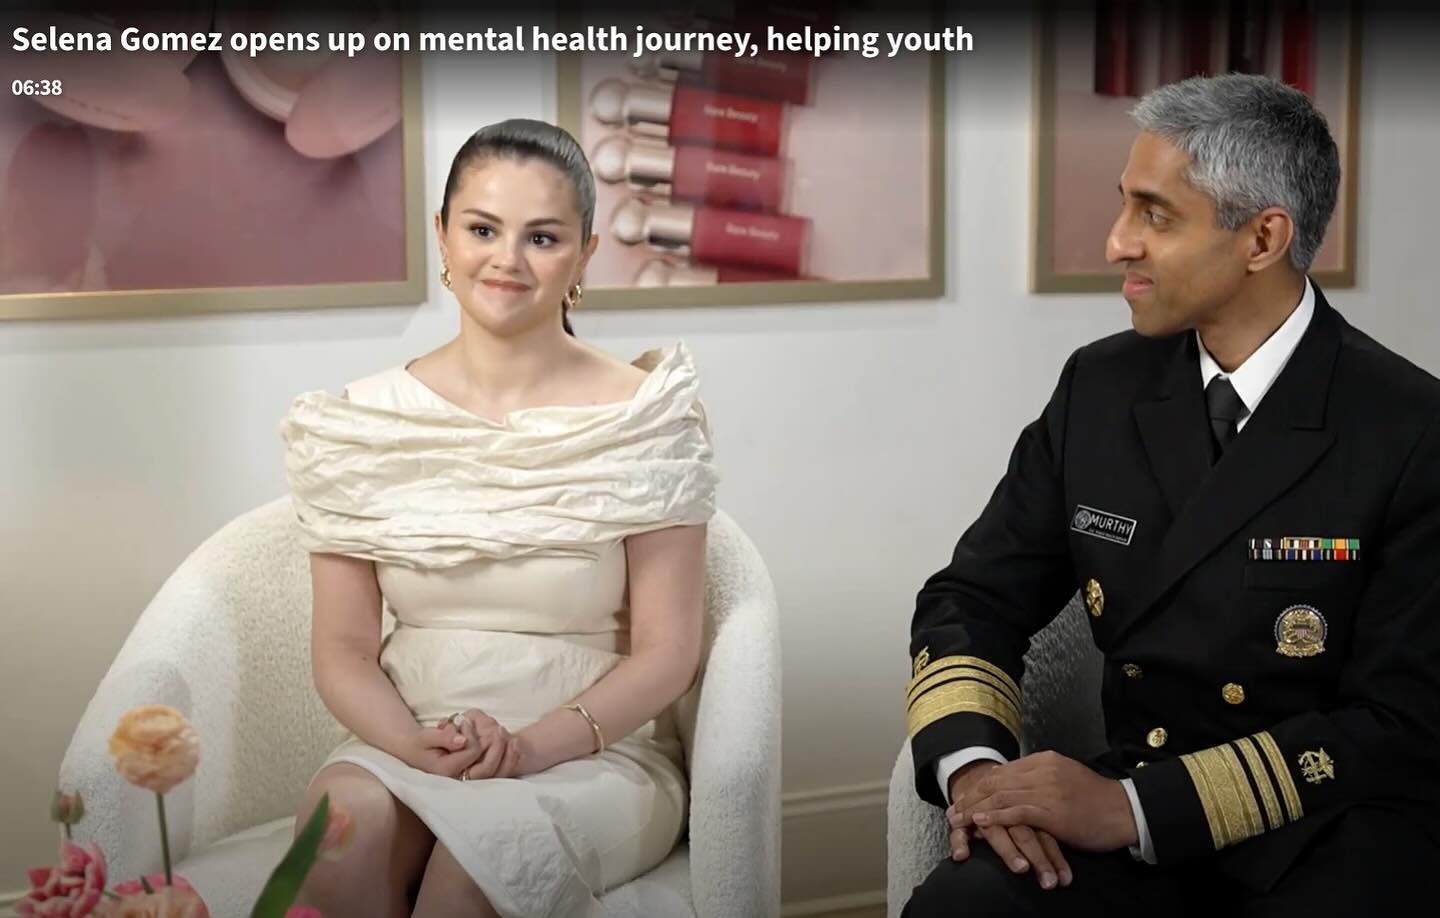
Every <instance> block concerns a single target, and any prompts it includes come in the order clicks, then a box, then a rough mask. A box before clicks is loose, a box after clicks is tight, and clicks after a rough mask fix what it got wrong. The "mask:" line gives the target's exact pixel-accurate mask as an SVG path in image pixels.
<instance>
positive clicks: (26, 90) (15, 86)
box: [10, 80, 64, 96]
mask: <svg viewBox="0 0 1440 918" xmlns="http://www.w3.org/2000/svg"><path fill="white" fill-rule="evenodd" d="M63 90H64V86H63V84H62V83H61V82H60V81H59V80H13V81H11V83H10V94H11V95H15V96H58V95H60V94H61V92H62V91H63Z"/></svg>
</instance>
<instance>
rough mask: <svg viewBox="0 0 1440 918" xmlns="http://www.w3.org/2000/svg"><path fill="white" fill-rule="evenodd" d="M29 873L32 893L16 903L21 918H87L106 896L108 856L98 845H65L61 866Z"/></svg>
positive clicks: (61, 854) (62, 850)
mask: <svg viewBox="0 0 1440 918" xmlns="http://www.w3.org/2000/svg"><path fill="white" fill-rule="evenodd" d="M28 873H29V878H30V891H29V892H28V893H27V894H26V895H25V898H23V899H21V900H20V901H19V902H16V903H15V913H16V914H17V915H19V916H21V918H83V916H85V915H89V914H90V913H91V912H93V911H95V906H96V905H97V904H98V903H99V902H100V898H101V896H103V895H104V894H105V879H106V878H105V854H104V852H102V851H101V850H100V848H99V847H98V846H96V845H94V844H89V845H77V844H75V843H74V842H70V841H67V842H62V843H61V845H60V863H59V864H57V865H55V866H54V867H37V868H35V869H33V870H30V871H29V872H28Z"/></svg>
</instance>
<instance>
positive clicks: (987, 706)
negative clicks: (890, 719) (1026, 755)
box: [905, 679, 1020, 742]
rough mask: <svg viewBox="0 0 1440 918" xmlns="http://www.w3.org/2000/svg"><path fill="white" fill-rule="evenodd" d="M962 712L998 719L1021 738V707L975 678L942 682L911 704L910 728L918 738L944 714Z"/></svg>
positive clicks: (907, 719) (911, 734) (1017, 738)
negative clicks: (918, 735) (922, 731)
mask: <svg viewBox="0 0 1440 918" xmlns="http://www.w3.org/2000/svg"><path fill="white" fill-rule="evenodd" d="M961 713H972V714H984V715H985V716H986V717H990V718H993V719H995V720H998V721H999V722H1000V723H1001V725H1002V726H1004V727H1005V729H1006V730H1009V731H1010V733H1011V735H1012V736H1014V737H1015V740H1016V741H1017V742H1018V741H1019V740H1020V711H1019V709H1018V708H1016V707H1015V705H1013V704H1011V702H1010V699H1009V697H1007V696H1006V695H1005V694H1004V693H1003V692H999V691H997V690H996V689H995V687H994V686H993V685H990V684H989V683H986V682H977V681H974V680H971V679H958V680H956V681H954V682H947V683H945V684H943V685H938V686H936V687H934V688H932V689H930V690H929V691H928V692H926V693H925V696H924V697H923V698H919V699H917V700H916V701H914V702H913V703H911V705H910V709H909V711H907V712H906V715H905V721H906V728H907V729H908V730H909V732H910V736H911V737H914V736H915V735H916V734H917V733H919V732H920V731H921V730H923V729H925V728H926V727H928V726H930V725H931V724H933V723H935V721H937V720H940V719H941V718H942V717H948V716H950V715H951V714H961Z"/></svg>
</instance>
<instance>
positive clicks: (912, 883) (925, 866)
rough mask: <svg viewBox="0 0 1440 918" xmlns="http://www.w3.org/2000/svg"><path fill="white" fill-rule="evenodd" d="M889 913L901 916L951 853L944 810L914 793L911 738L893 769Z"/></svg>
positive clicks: (887, 844) (893, 917) (895, 917)
mask: <svg viewBox="0 0 1440 918" xmlns="http://www.w3.org/2000/svg"><path fill="white" fill-rule="evenodd" d="M885 852H886V871H885V876H886V894H885V902H886V914H887V915H889V916H890V918H898V916H899V915H900V910H901V909H902V908H904V907H905V903H906V902H907V901H909V899H910V894H911V893H912V892H914V890H915V887H916V886H919V885H920V884H921V883H922V882H924V880H925V878H926V877H927V876H929V875H930V871H932V870H934V869H935V865H936V864H938V863H940V860H941V859H942V858H944V857H945V856H946V855H947V854H949V845H948V841H947V833H946V831H945V811H944V810H942V809H940V808H939V807H937V806H935V805H934V804H931V803H927V802H925V801H924V800H922V799H920V795H919V794H917V793H915V760H914V758H913V757H912V756H911V753H910V741H909V740H906V741H905V742H904V743H902V744H901V745H900V754H899V755H898V756H897V757H896V759H895V767H894V768H893V769H892V770H891V772H890V800H889V805H888V813H887V817H886V828H885Z"/></svg>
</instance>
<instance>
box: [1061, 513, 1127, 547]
mask: <svg viewBox="0 0 1440 918" xmlns="http://www.w3.org/2000/svg"><path fill="white" fill-rule="evenodd" d="M1136 525H1137V524H1136V522H1135V521H1134V520H1132V519H1130V518H1129V517H1128V516H1120V515H1119V514H1118V513H1107V512H1106V511H1104V510H1096V509H1095V508H1094V507H1087V506H1085V505H1084V504H1077V505H1076V507H1075V515H1074V516H1072V517H1070V528H1071V529H1073V530H1074V531H1076V532H1078V533H1080V534H1081V535H1088V536H1094V537H1095V538H1097V539H1104V540H1105V541H1107V542H1116V543H1118V544H1120V545H1129V544H1130V540H1131V539H1132V538H1134V537H1135V527H1136Z"/></svg>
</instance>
